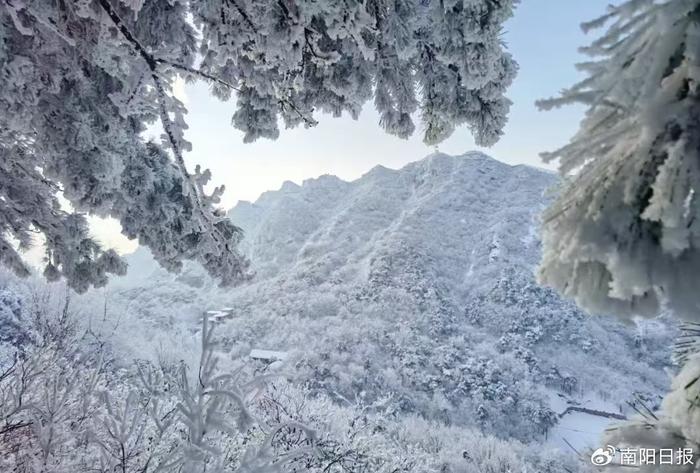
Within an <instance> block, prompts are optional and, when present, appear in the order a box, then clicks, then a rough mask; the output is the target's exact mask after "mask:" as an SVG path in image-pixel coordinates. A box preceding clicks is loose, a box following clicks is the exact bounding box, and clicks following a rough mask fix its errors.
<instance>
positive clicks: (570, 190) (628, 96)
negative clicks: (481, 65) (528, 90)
mask: <svg viewBox="0 0 700 473" xmlns="http://www.w3.org/2000/svg"><path fill="white" fill-rule="evenodd" d="M605 24H608V25H609V26H608V29H607V32H605V34H603V35H602V36H601V37H600V38H599V39H596V40H595V41H594V42H593V43H592V44H591V45H590V46H589V47H587V48H584V49H583V51H584V52H586V53H587V54H589V55H591V56H592V57H593V59H592V60H591V61H590V62H586V63H583V64H580V65H579V68H580V69H581V70H582V71H584V72H585V73H586V74H587V77H586V78H585V79H583V80H582V81H581V82H579V83H578V84H576V85H574V86H573V87H571V88H570V89H568V90H566V91H564V92H563V94H562V95H561V97H559V98H556V99H551V100H545V101H541V102H539V105H540V107H542V108H550V107H556V106H560V105H563V104H567V103H582V104H584V105H586V106H587V107H588V111H587V113H586V116H585V119H584V120H583V122H582V124H581V128H580V130H579V132H578V133H577V134H576V135H575V136H574V138H573V139H572V140H571V142H570V143H569V144H568V145H566V146H564V147H563V148H561V149H559V150H557V151H554V152H551V153H545V155H544V158H545V160H555V159H558V160H559V164H560V169H561V172H562V173H563V174H564V175H565V176H567V177H568V178H567V180H566V181H565V183H564V185H563V192H562V193H561V195H560V196H559V197H558V199H557V200H556V201H555V202H554V203H553V205H551V206H550V208H549V209H548V210H547V212H546V213H545V216H544V231H543V245H544V255H543V260H542V264H541V267H540V270H539V277H540V281H541V282H542V283H544V284H547V285H551V286H553V287H555V288H556V289H557V290H559V291H560V292H561V293H563V294H565V295H567V296H569V297H572V298H574V299H575V300H576V302H577V303H578V304H579V305H580V306H582V307H584V308H586V309H588V310H590V311H594V312H608V313H615V314H620V315H622V316H632V315H634V314H656V313H658V312H659V311H660V309H661V307H662V306H663V305H664V304H668V307H669V308H670V309H672V310H673V311H674V312H675V313H676V314H678V315H679V316H680V317H682V318H685V319H688V320H696V321H697V320H698V319H699V317H700V315H699V314H700V310H698V309H700V291H698V290H697V287H696V286H697V281H698V276H699V275H700V219H699V218H698V217H700V202H699V201H698V195H697V191H696V187H697V186H698V184H700V100H699V93H700V82H699V81H700V1H698V0H627V1H624V2H621V4H620V5H618V6H611V7H609V10H608V12H607V14H606V15H605V16H603V17H601V18H599V19H597V20H594V21H592V22H590V23H587V24H585V25H583V27H584V30H587V29H589V28H598V27H602V26H603V25H605Z"/></svg>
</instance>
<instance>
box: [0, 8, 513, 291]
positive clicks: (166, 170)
mask: <svg viewBox="0 0 700 473" xmlns="http://www.w3.org/2000/svg"><path fill="white" fill-rule="evenodd" d="M514 3H516V0H507V1H502V0H478V1H473V0H472V1H463V0H449V1H441V2H438V1H424V0H398V1H387V0H367V1H364V2H356V1H350V2H346V1H336V0H329V1H324V2H305V1H295V0H274V1H251V0H207V1H189V0H121V1H119V0H80V1H65V0H8V1H6V2H3V3H2V4H1V5H0V77H2V79H1V80H2V82H1V83H2V87H0V108H1V109H2V110H3V111H4V113H3V114H2V116H1V117H0V155H1V156H2V159H0V179H1V181H0V197H1V198H0V229H1V231H2V237H1V238H0V260H2V261H3V262H4V263H5V264H6V265H8V266H10V267H11V268H13V269H14V270H15V271H16V272H17V273H19V274H28V272H29V269H28V267H27V265H26V263H25V261H24V260H23V259H22V257H21V255H20V253H19V252H18V248H19V249H26V248H28V247H30V246H31V245H32V244H34V241H33V235H34V234H39V235H41V236H42V237H43V239H44V240H45V246H46V266H45V274H46V276H47V277H48V278H49V279H55V278H59V277H65V278H66V279H67V281H68V282H69V284H70V285H71V286H72V287H73V288H74V289H76V290H78V291H84V290H86V289H87V288H88V287H90V286H91V285H95V286H99V285H103V284H105V283H106V281H107V276H108V274H109V273H118V274H121V273H123V272H124V271H125V270H126V268H125V265H124V263H123V262H122V261H121V259H120V258H119V257H118V255H117V254H116V253H115V252H114V251H112V250H104V249H103V248H101V247H100V246H99V245H98V244H97V243H96V242H95V241H94V240H93V239H92V238H91V237H90V235H89V233H88V227H87V224H86V220H85V217H84V215H85V214H93V215H97V216H102V217H113V218H115V219H117V220H119V221H120V223H121V225H122V229H123V233H124V234H125V235H126V236H127V237H129V238H131V239H138V240H139V243H140V244H142V245H145V246H148V247H149V248H150V250H151V251H152V253H153V254H154V256H155V258H156V259H157V260H158V261H159V262H160V263H161V264H162V265H163V266H165V267H166V268H168V269H170V270H177V269H179V268H180V267H181V265H182V261H183V260H185V259H191V260H196V261H198V262H200V263H201V264H202V265H203V266H204V267H205V268H206V269H207V270H208V271H209V273H210V274H212V275H213V276H215V277H217V278H218V279H219V280H220V282H221V283H222V284H229V283H232V282H235V281H237V280H240V279H241V278H244V277H245V276H246V274H247V262H246V260H245V259H244V258H243V257H242V256H241V255H240V254H239V253H238V252H237V250H236V245H237V243H238V242H239V240H240V238H241V234H242V232H241V231H240V229H239V228H237V227H236V226H234V225H233V224H231V223H230V222H229V221H228V220H227V219H226V218H225V216H224V215H223V214H222V213H221V212H220V211H219V210H217V209H216V205H217V203H218V202H219V199H220V196H221V193H222V192H223V188H217V189H216V190H214V191H213V193H211V194H207V193H206V192H205V191H204V185H205V184H206V183H207V182H208V180H209V179H210V174H209V172H208V171H204V170H200V169H199V168H197V169H196V170H195V171H194V172H190V171H189V170H188V169H187V168H186V166H185V162H184V159H183V153H184V152H185V151H187V150H189V149H190V144H189V143H188V142H187V141H186V139H185V136H184V135H185V133H184V132H185V130H186V129H187V125H186V121H185V113H186V109H185V106H184V105H183V104H182V103H181V102H180V101H179V100H178V99H177V98H176V97H174V95H173V92H172V90H173V84H174V81H175V80H176V78H177V77H179V76H180V77H184V78H185V79H187V80H189V81H193V80H204V81H207V82H209V83H210V84H211V90H212V93H213V94H214V95H215V96H217V97H218V98H220V99H222V100H227V99H229V98H230V97H231V96H232V95H235V96H236V104H235V111H234V112H233V118H232V123H233V125H234V126H235V127H237V128H239V129H240V130H242V131H244V132H245V138H244V139H245V141H253V140H255V139H257V138H260V137H265V138H276V137H277V135H278V133H279V131H278V122H279V121H280V120H281V121H282V122H283V123H284V124H285V126H287V127H294V126H297V125H300V124H304V125H305V126H313V125H314V124H315V123H316V119H315V118H314V113H315V111H317V110H320V111H323V112H327V113H332V114H334V115H340V114H341V113H343V112H348V113H349V114H351V115H352V116H354V117H357V115H358V114H359V113H360V110H361V107H362V105H363V104H364V103H365V102H367V101H368V100H369V99H371V98H372V97H374V102H375V105H376V107H377V109H378V111H379V113H380V116H381V120H380V125H381V126H382V127H383V128H384V129H385V130H386V131H387V132H389V133H392V134H395V135H398V136H401V137H407V136H409V135H410V134H411V133H412V132H413V131H414V129H415V124H414V123H413V119H412V116H413V115H414V112H418V111H419V112H420V115H421V117H422V120H423V126H424V127H425V141H426V142H428V143H437V142H439V141H440V140H442V139H444V138H446V137H447V136H449V135H450V134H451V133H452V131H453V129H454V127H455V126H457V125H460V124H467V125H468V126H469V127H470V128H471V129H472V131H473V133H474V135H475V137H476V139H477V142H478V143H479V144H482V145H490V144H493V143H494V142H495V141H496V140H497V139H498V137H499V135H500V134H501V133H502V128H503V125H504V123H505V120H506V114H507V111H508V107H509V101H508V100H507V99H506V98H505V97H504V95H503V94H504V91H505V89H506V87H507V86H508V85H509V83H510V82H511V80H512V78H513V76H514V73H515V70H516V66H515V63H514V62H513V60H512V59H511V58H510V56H509V55H508V54H507V53H506V52H504V50H503V45H502V42H501V39H500V36H499V35H500V32H501V25H502V23H503V21H505V20H506V19H507V18H508V17H509V16H510V15H511V13H512V8H513V5H514ZM154 122H160V125H161V126H162V129H163V139H162V142H160V143H145V142H144V141H143V139H142V137H141V136H140V135H141V133H142V132H143V131H144V130H145V129H146V126H147V125H149V124H152V123H154ZM59 196H62V197H65V199H67V201H68V203H69V204H70V208H69V209H66V207H67V206H66V205H61V201H60V200H59Z"/></svg>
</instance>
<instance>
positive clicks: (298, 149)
mask: <svg viewBox="0 0 700 473" xmlns="http://www.w3.org/2000/svg"><path fill="white" fill-rule="evenodd" d="M609 3H610V2H609V1H604V0H585V1H581V0H523V1H522V2H521V4H520V6H519V7H518V8H517V10H516V12H515V16H514V17H513V18H512V19H511V20H510V21H509V22H508V23H507V24H506V26H505V32H504V40H505V42H506V44H507V47H508V49H509V50H510V52H511V53H512V54H513V56H514V57H515V59H516V60H517V62H518V63H519V65H520V71H519V73H518V76H517V78H516V79H515V82H514V83H513V85H512V86H511V88H510V90H509V92H508V96H509V97H510V99H511V100H512V101H513V106H512V108H511V112H510V119H509V121H508V125H507V127H506V129H505V136H504V137H503V138H502V139H501V141H500V142H499V143H498V144H496V145H495V146H493V147H492V148H490V149H482V151H484V152H486V153H487V154H489V155H491V156H493V157H494V158H496V159H499V160H501V161H504V162H506V163H510V164H521V163H526V164H530V165H534V166H541V167H545V165H544V164H542V162H541V161H540V159H539V157H538V153H539V152H541V151H545V150H551V149H554V148H557V147H559V146H561V145H563V144H565V143H566V141H567V139H568V138H569V137H570V136H571V135H572V134H573V133H574V132H575V131H576V128H577V125H578V123H579V121H580V119H581V116H582V109H581V108H580V107H567V108H565V109H560V110H555V111H550V112H540V111H538V110H537V109H536V108H535V106H534V101H535V100H537V99H539V98H545V97H550V96H552V95H556V94H557V92H558V91H559V90H561V89H562V88H565V87H568V86H570V85H571V84H573V83H574V81H575V80H576V79H577V78H579V77H580V76H579V73H578V72H577V71H576V69H575V68H574V64H575V63H576V62H578V61H580V60H582V59H583V57H582V56H581V55H580V54H579V53H578V51H577V49H578V47H579V46H582V45H584V44H586V43H587V42H588V41H590V38H586V36H585V35H584V34H583V33H582V32H581V29H580V28H579V24H580V23H581V22H582V21H586V20H590V19H592V18H594V17H596V16H599V15H600V14H602V13H603V12H604V11H605V7H606V5H608V4H609ZM180 94H184V99H185V101H186V104H187V107H188V109H189V114H188V116H187V121H188V123H189V125H190V129H189V130H188V132H187V135H186V136H187V139H189V141H191V142H192V145H193V150H192V152H191V153H189V154H188V155H187V156H186V159H187V162H188V164H189V166H190V167H191V168H194V165H195V164H201V165H202V166H203V167H207V168H209V169H211V171H212V173H213V175H214V178H213V182H214V183H215V184H217V185H218V184H225V185H226V194H225V196H224V201H223V205H224V207H226V208H230V207H232V206H233V205H235V203H236V202H237V201H238V200H251V201H253V200H255V199H256V198H257V197H258V196H259V195H260V194H261V193H262V192H265V191H267V190H274V189H279V187H280V186H281V185H282V183H283V182H284V181H286V180H290V181H294V182H296V183H301V182H302V181H303V180H304V179H308V178H312V177H318V176H320V175H322V174H334V175H336V176H338V177H340V178H342V179H346V180H352V179H356V178H358V177H360V176H361V175H362V174H364V173H365V172H367V171H368V170H370V169H371V168H372V167H374V166H376V165H378V164H381V165H383V166H386V167H389V168H399V167H401V166H403V165H405V164H406V163H409V162H411V161H416V160H418V159H421V158H423V157H425V156H426V155H428V154H429V153H431V152H433V151H434V150H435V148H434V147H428V146H426V145H424V144H423V143H422V142H421V139H420V133H416V135H415V136H414V137H412V138H411V139H408V140H402V139H400V138H396V137H394V136H390V135H387V134H385V133H384V132H383V131H382V130H381V129H380V128H379V126H378V116H377V114H376V112H375V111H374V109H373V106H372V104H371V103H369V104H367V105H366V107H365V109H364V111H363V113H362V115H361V116H360V118H359V120H352V119H351V118H349V117H342V118H333V117H331V116H328V115H319V116H318V117H317V118H318V119H319V121H320V124H319V125H318V126H316V127H315V128H312V129H305V128H303V127H300V128H297V129H294V130H281V133H280V137H279V139H277V140H275V141H269V140H259V141H257V142H255V143H252V144H244V143H243V134H242V133H241V132H239V131H237V130H236V129H234V128H233V127H231V126H230V122H231V115H232V113H233V103H232V102H228V103H227V102H219V101H218V100H217V99H215V98H213V97H211V96H209V93H208V86H207V85H206V84H198V85H193V86H189V85H188V86H186V87H185V88H184V90H183V91H181V92H180ZM438 149H439V151H442V152H445V153H448V154H462V153H464V152H466V151H469V150H473V149H479V148H477V147H476V146H475V145H474V141H473V140H472V137H471V136H470V134H469V131H468V130H467V129H466V128H459V129H457V130H456V132H455V133H454V135H453V136H452V137H451V138H450V139H448V140H446V141H445V142H444V143H442V144H441V145H440V146H439V148H438ZM549 167H551V166H549ZM93 228H94V233H95V234H96V235H97V236H98V238H99V239H100V240H101V241H102V242H103V243H105V244H107V245H109V246H116V247H117V248H118V249H120V250H121V251H129V250H132V249H133V248H134V247H135V244H134V243H133V242H128V241H126V240H125V239H124V238H123V237H122V236H121V235H120V234H119V225H118V224H117V223H116V222H104V221H97V220H95V221H94V222H93Z"/></svg>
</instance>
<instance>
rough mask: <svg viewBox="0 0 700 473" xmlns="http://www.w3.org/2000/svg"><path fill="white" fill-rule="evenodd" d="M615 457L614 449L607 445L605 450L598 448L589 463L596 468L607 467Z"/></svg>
mask: <svg viewBox="0 0 700 473" xmlns="http://www.w3.org/2000/svg"><path fill="white" fill-rule="evenodd" d="M614 456H615V447H613V446H612V445H608V446H607V447H605V448H599V449H597V450H596V451H595V452H593V454H592V455H591V463H593V464H594V465H596V466H605V465H609V464H610V463H612V461H613V457H614Z"/></svg>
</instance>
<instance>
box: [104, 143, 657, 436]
mask: <svg viewBox="0 0 700 473" xmlns="http://www.w3.org/2000/svg"><path fill="white" fill-rule="evenodd" d="M555 184H556V176H555V175H553V174H550V173H548V172H545V171H542V170H538V169H535V168H532V167H528V166H508V165H506V164H503V163H500V162H498V161H496V160H494V159H491V158H489V157H487V156H485V155H483V154H481V153H475V152H474V153H468V154H466V155H463V156H458V157H452V156H447V155H444V154H434V155H431V156H429V157H427V158H425V159H424V160H422V161H419V162H416V163H412V164H409V165H408V166H406V167H404V168H402V169H400V170H391V169H386V168H383V167H377V168H374V169H373V170H371V171H370V172H368V173H367V174H366V175H364V176H363V177H362V178H360V179H358V180H356V181H354V182H344V181H342V180H340V179H338V178H336V177H333V176H323V177H320V178H318V179H311V180H308V181H305V182H304V183H303V185H301V186H299V185H296V184H293V183H285V184H284V185H283V186H282V188H281V189H280V190H278V191H273V192H267V193H265V194H263V195H262V196H261V197H260V198H259V199H258V200H257V201H256V202H255V203H249V202H242V203H240V204H238V205H237V206H236V207H235V208H234V209H232V210H231V212H230V217H231V218H232V220H233V221H234V222H235V223H236V224H237V225H239V226H241V227H242V228H243V229H244V230H245V232H246V238H245V240H244V243H243V249H244V251H245V252H246V253H247V254H248V255H249V257H250V259H251V261H252V268H253V270H254V271H255V277H254V278H253V279H252V280H251V281H250V282H248V283H246V284H244V285H242V286H240V287H237V288H234V289H217V288H214V287H213V285H212V283H211V281H209V280H208V279H207V278H206V276H204V274H203V272H201V271H199V270H197V269H196V268H193V267H189V268H187V269H186V270H185V272H184V273H183V274H181V275H179V276H171V275H168V274H166V273H165V272H163V271H160V270H158V269H157V268H155V266H154V265H153V263H149V262H148V258H144V255H143V254H139V255H137V256H136V257H135V258H134V259H132V261H131V268H130V272H131V276H129V277H128V278H126V279H123V280H121V281H117V282H115V283H114V284H113V285H112V288H113V289H112V290H113V292H114V295H115V297H117V298H123V299H128V300H129V301H130V303H131V304H132V307H134V310H137V311H139V313H140V314H141V315H142V316H143V317H146V318H148V319H149V320H153V321H154V322H153V323H154V326H159V325H160V324H163V323H167V324H172V320H173V318H175V319H178V320H189V321H191V322H192V324H194V323H195V322H196V320H197V319H198V318H199V316H200V315H201V311H202V310H204V309H206V308H218V307H233V308H234V309H235V310H234V313H235V315H234V317H233V318H231V319H227V320H226V321H225V322H224V323H222V327H221V329H220V330H221V331H222V333H225V334H226V335H227V338H228V341H229V347H230V349H231V350H232V352H233V353H235V354H240V355H246V354H247V353H249V352H250V350H252V349H258V350H274V351H277V352H285V353H288V354H289V357H288V360H287V364H288V365H287V370H288V372H289V373H292V374H293V375H294V376H295V378H296V381H297V382H298V383H303V384H305V385H306V386H307V387H308V388H309V389H311V390H318V391H323V392H325V393H329V394H330V395H331V396H333V398H334V399H335V400H336V401H337V402H339V403H361V404H363V405H366V406H368V407H369V408H373V409H383V410H385V411H386V412H387V413H388V414H389V415H401V413H405V412H413V413H417V414H420V415H425V416H428V417H431V418H433V419H442V420H443V421H444V422H445V423H447V424H452V425H477V426H478V427H479V428H481V429H482V430H484V431H486V432H491V433H495V434H497V435H499V436H503V437H516V438H519V439H522V440H536V439H541V438H542V437H543V436H544V434H545V433H546V432H549V433H550V435H552V433H553V434H556V435H557V436H566V435H567V433H566V431H565V430H561V427H564V426H566V428H568V429H574V430H575V425H573V426H572V425H571V422H568V423H567V422H565V421H566V416H564V419H560V418H559V414H561V413H563V412H564V410H566V407H567V406H571V405H578V406H579V407H586V406H587V405H588V406H591V405H594V406H595V409H596V410H606V411H608V412H611V413H614V414H620V410H621V408H622V407H624V405H625V401H627V400H632V399H633V397H634V396H635V395H638V396H641V397H643V398H645V399H647V400H648V402H650V403H652V404H653V403H654V402H655V401H656V394H657V393H658V392H660V391H661V390H662V389H663V388H664V387H665V386H666V383H667V378H666V375H665V374H664V372H663V368H664V367H665V365H666V359H667V351H666V348H665V345H666V344H667V342H668V339H669V337H670V331H669V330H666V328H665V326H664V325H659V326H658V328H657V329H655V330H646V331H640V330H639V329H638V328H634V327H623V326H622V325H620V324H618V323H617V322H615V321H613V320H612V319H609V318H602V317H589V316H585V315H584V314H583V313H581V312H580V311H578V310H577V309H576V308H575V306H573V305H572V304H571V303H569V302H566V301H562V300H561V299H560V298H559V297H557V296H556V295H555V294H554V293H553V292H552V291H550V290H547V289H544V288H541V287H538V286H537V285H536V284H535V281H534V277H533V276H532V272H533V269H534V267H535V265H536V263H537V261H538V259H539V253H540V248H539V242H538V238H537V215H538V214H539V212H540V211H541V209H542V208H543V206H544V204H545V202H546V195H547V190H548V189H550V188H551V187H552V186H553V185H555ZM134 276H137V278H138V286H139V287H138V288H135V287H134V286H133V285H132V279H131V278H134ZM635 393H637V394H635ZM623 410H624V409H623ZM574 412H575V415H577V416H580V415H583V414H582V413H581V412H580V411H574ZM567 415H568V414H567ZM557 426H558V427H557ZM552 427H554V430H552ZM557 428H560V430H557ZM594 435H595V433H594Z"/></svg>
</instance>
